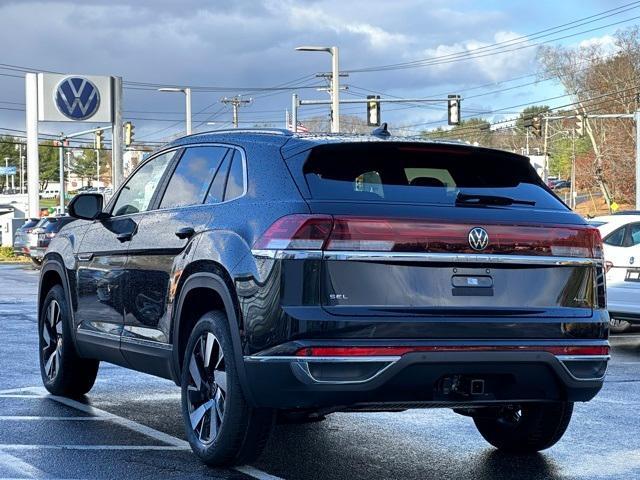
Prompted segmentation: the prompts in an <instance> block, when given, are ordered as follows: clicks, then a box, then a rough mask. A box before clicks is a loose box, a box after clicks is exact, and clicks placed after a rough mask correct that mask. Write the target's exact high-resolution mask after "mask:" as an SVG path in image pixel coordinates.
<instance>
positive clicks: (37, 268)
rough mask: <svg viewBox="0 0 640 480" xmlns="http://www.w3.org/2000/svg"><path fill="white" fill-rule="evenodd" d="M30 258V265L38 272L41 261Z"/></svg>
mask: <svg viewBox="0 0 640 480" xmlns="http://www.w3.org/2000/svg"><path fill="white" fill-rule="evenodd" d="M30 258H31V265H32V266H33V268H35V269H36V270H40V267H42V260H38V259H37V258H34V257H30Z"/></svg>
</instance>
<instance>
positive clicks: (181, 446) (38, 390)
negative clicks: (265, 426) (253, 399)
mask: <svg viewBox="0 0 640 480" xmlns="http://www.w3.org/2000/svg"><path fill="white" fill-rule="evenodd" d="M24 391H28V392H32V393H33V395H25V396H24V397H27V398H29V397H30V398H48V399H50V400H54V401H56V402H58V403H61V404H63V405H66V406H68V407H71V408H75V409H77V410H80V411H82V412H85V413H88V414H91V415H95V416H96V417H101V418H105V419H107V420H111V421H113V422H114V423H117V424H119V425H121V426H123V427H126V428H129V429H130V430H133V431H135V432H138V433H141V434H143V435H146V436H148V437H151V438H154V439H156V440H158V441H161V442H164V443H168V444H169V445H170V446H168V447H163V446H152V447H138V446H134V447H133V448H132V447H131V446H128V445H122V446H120V445H106V446H105V445H73V446H69V445H65V446H59V445H54V446H44V447H43V448H50V449H52V448H59V449H64V448H68V449H71V448H74V449H77V450H107V449H112V450H126V449H127V448H129V449H138V450H144V449H148V450H191V446H190V445H189V442H187V441H185V440H181V439H179V438H176V437H174V436H172V435H169V434H168V433H164V432H160V431H158V430H156V429H154V428H151V427H147V426H146V425H142V424H141V423H138V422H136V421H133V420H129V419H128V418H124V417H120V416H118V415H115V414H113V413H109V412H107V411H106V410H101V409H99V408H96V407H92V406H91V405H87V404H85V403H81V402H78V401H76V400H72V399H70V398H66V397H58V396H56V395H49V394H48V392H47V390H46V389H45V388H43V387H30V388H25V389H24ZM21 398H22V397H21ZM38 447H39V446H37V445H36V446H21V445H16V446H15V447H5V446H3V445H0V449H2V448H16V449H27V448H33V449H37V448H38ZM105 447H108V448H105ZM234 469H235V470H236V471H238V472H240V473H244V474H245V475H248V476H250V477H253V478H256V479H258V480H284V479H282V478H280V477H277V476H275V475H271V474H269V473H267V472H263V471H262V470H260V469H257V468H255V467H252V466H250V465H243V466H240V467H234Z"/></svg>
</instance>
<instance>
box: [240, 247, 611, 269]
mask: <svg viewBox="0 0 640 480" xmlns="http://www.w3.org/2000/svg"><path fill="white" fill-rule="evenodd" d="M251 252H252V253H253V255H254V256H256V257H263V258H271V259H278V260H281V259H295V260H307V259H314V260H321V259H322V260H346V261H360V262H367V261H368V262H376V261H393V262H424V263H490V264H499V265H549V266H556V267H590V266H597V265H602V260H600V259H597V258H583V257H550V256H536V255H502V254H480V253H427V252H425V253H418V252H416V253H412V252H360V251H346V250H345V251H322V250H260V249H256V250H252V251H251Z"/></svg>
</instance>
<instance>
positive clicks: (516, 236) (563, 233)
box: [254, 215, 602, 258]
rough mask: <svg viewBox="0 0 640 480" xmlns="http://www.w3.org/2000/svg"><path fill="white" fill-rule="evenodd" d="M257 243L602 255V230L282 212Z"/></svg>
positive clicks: (264, 245) (287, 246)
mask: <svg viewBox="0 0 640 480" xmlns="http://www.w3.org/2000/svg"><path fill="white" fill-rule="evenodd" d="M475 227H482V228H484V230H486V232H487V234H488V236H489V239H488V243H487V245H486V247H485V248H484V249H483V250H482V251H481V252H478V251H477V250H474V249H473V248H472V247H471V245H470V242H469V232H470V231H471V230H472V229H473V228H475ZM254 248H256V249H271V250H284V249H293V250H296V249H312V250H321V249H322V250H327V251H366V252H431V253H494V254H512V255H548V256H558V257H590V258H602V242H601V239H600V232H599V231H598V229H597V228H594V227H591V226H529V225H483V224H482V223H479V224H472V223H453V222H442V221H428V220H422V219H419V220H418V219H385V218H377V217H347V216H334V217H331V216H328V215H289V216H286V217H282V218H280V219H279V220H277V221H276V222H275V223H274V224H273V225H272V226H271V227H269V229H268V230H267V231H266V232H265V233H264V235H263V236H262V237H261V238H260V239H259V240H258V241H257V242H256V244H255V245H254Z"/></svg>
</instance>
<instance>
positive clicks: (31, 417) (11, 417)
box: [0, 415, 111, 422]
mask: <svg viewBox="0 0 640 480" xmlns="http://www.w3.org/2000/svg"><path fill="white" fill-rule="evenodd" d="M38 420H42V421H56V422H57V421H62V422H65V421H69V422H78V421H80V422H84V421H87V420H89V421H96V420H97V421H102V422H108V421H111V419H110V418H107V417H39V416H36V415H0V422H11V421H19V422H22V421H38Z"/></svg>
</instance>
